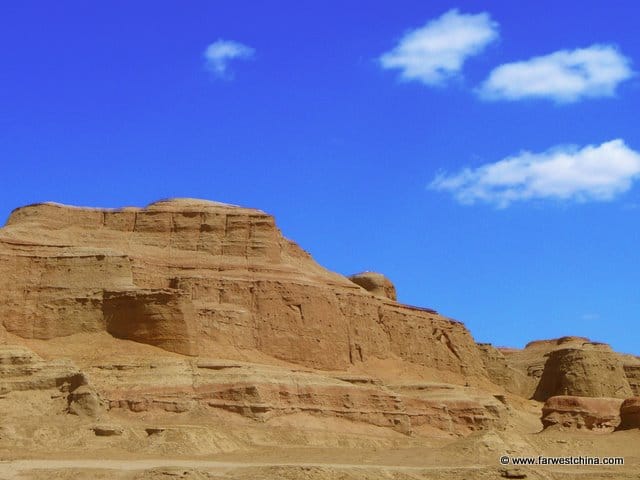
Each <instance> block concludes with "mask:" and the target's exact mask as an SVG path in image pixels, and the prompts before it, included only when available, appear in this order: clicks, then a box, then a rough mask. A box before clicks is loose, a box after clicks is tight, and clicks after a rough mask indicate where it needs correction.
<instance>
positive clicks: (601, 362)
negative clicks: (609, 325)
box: [534, 344, 632, 400]
mask: <svg viewBox="0 0 640 480" xmlns="http://www.w3.org/2000/svg"><path fill="white" fill-rule="evenodd" d="M556 395H572V396H581V397H612V398H627V397H630V396H631V395H632V393H631V387H630V386H629V381H628V380H627V378H626V376H625V373H624V369H623V367H622V362H621V361H620V358H619V356H618V355H616V354H615V353H614V352H612V351H611V350H610V349H609V347H608V346H607V345H601V344H597V345H593V347H592V348H582V349H578V348H563V349H560V350H554V351H552V352H551V353H549V355H548V358H547V361H546V363H545V366H544V371H543V372H542V377H541V378H540V383H539V384H538V387H537V388H536V392H535V394H534V398H535V399H536V400H546V399H548V398H550V397H553V396H556Z"/></svg>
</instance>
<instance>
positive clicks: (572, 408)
mask: <svg viewBox="0 0 640 480" xmlns="http://www.w3.org/2000/svg"><path fill="white" fill-rule="evenodd" d="M622 402H623V400H622V399H619V398H591V397H577V396H569V395H561V396H556V397H551V398H549V399H548V400H547V401H546V402H545V404H544V407H543V408H542V425H543V426H544V428H548V427H551V426H559V427H562V428H572V429H586V430H592V431H596V432H603V433H604V432H613V431H614V430H615V429H616V427H618V425H620V405H622Z"/></svg>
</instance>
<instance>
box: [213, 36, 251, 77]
mask: <svg viewBox="0 0 640 480" xmlns="http://www.w3.org/2000/svg"><path fill="white" fill-rule="evenodd" d="M254 54H255V49H253V48H251V47H249V46H247V45H244V44H242V43H239V42H234V41H233V40H217V41H215V42H213V43H212V44H210V45H209V46H208V47H207V49H206V50H205V51H204V58H205V61H206V65H207V68H208V69H209V70H210V71H211V72H213V74H214V75H216V76H217V77H221V78H229V75H230V72H229V62H230V61H231V60H235V59H249V58H251V57H253V55H254Z"/></svg>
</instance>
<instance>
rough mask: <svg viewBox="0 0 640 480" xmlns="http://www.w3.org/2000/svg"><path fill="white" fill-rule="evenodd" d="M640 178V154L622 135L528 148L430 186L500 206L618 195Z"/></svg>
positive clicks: (461, 199) (467, 201) (469, 200)
mask: <svg viewBox="0 0 640 480" xmlns="http://www.w3.org/2000/svg"><path fill="white" fill-rule="evenodd" d="M638 178H640V153H639V152H637V151H634V150H632V149H630V148H629V147H627V146H626V145H625V143H624V141H623V140H620V139H616V140H612V141H610V142H605V143H603V144H602V145H597V146H594V145H588V146H586V147H583V148H580V149H577V148H575V147H573V148H572V147H556V148H553V149H551V150H548V151H546V152H543V153H531V152H522V153H520V154H518V155H515V156H512V157H508V158H505V159H503V160H500V161H498V162H495V163H488V164H486V165H482V166H480V167H478V168H465V169H463V170H462V171H460V172H458V173H455V174H452V175H447V174H445V173H441V174H439V175H438V176H436V178H435V179H434V180H433V182H431V184H430V185H429V188H431V189H433V190H440V191H446V192H450V193H451V194H453V196H454V197H455V198H456V200H458V201H459V202H460V203H462V204H473V203H476V202H484V203H489V204H493V205H496V206H498V207H500V208H504V207H507V206H508V205H509V204H511V203H512V202H515V201H519V200H533V199H557V200H573V201H579V202H581V201H607V200H612V199H613V198H614V197H616V196H617V195H620V194H622V193H624V192H626V191H627V190H629V188H631V185H632V183H633V182H634V181H635V180H637V179H638Z"/></svg>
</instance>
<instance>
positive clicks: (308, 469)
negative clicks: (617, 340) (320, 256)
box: [0, 199, 640, 480]
mask: <svg viewBox="0 0 640 480" xmlns="http://www.w3.org/2000/svg"><path fill="white" fill-rule="evenodd" d="M365 277H367V278H368V281H369V282H370V284H366V286H361V285H362V282H360V284H356V283H354V282H353V281H352V280H350V279H348V278H346V277H343V276H341V275H338V274H336V273H333V272H330V271H328V270H326V269H324V268H322V267H321V266H320V265H318V264H317V263H315V262H314V261H313V259H312V258H311V257H310V256H309V255H308V254H307V253H306V252H304V251H303V250H302V249H301V248H300V247H298V246H297V245H296V244H295V243H293V242H291V241H289V240H287V239H285V238H284V237H283V236H282V234H281V233H280V231H279V230H278V228H277V227H276V225H275V221H274V219H273V218H272V217H271V216H269V215H267V214H265V213H264V212H261V211H259V210H255V209H247V208H241V207H237V206H233V205H225V204H220V203H216V202H208V201H202V200H193V199H173V200H166V201H161V202H156V203H154V204H151V205H149V206H148V207H146V208H124V209H118V210H106V209H90V208H75V207H68V206H64V205H59V204H39V205H32V206H28V207H24V208H20V209H17V210H15V211H14V212H13V213H12V215H11V217H10V219H9V221H8V222H7V225H6V226H5V227H4V228H2V229H0V420H1V423H0V457H2V458H0V478H3V479H4V478H47V479H49V478H60V479H62V478H69V479H70V478H92V479H93V478H128V479H129V478H131V479H133V478H138V479H146V478H176V477H180V478H221V479H223V478H224V479H229V478H235V479H238V480H240V479H248V478H274V479H275V478H292V479H293V478H296V479H297V478H308V479H318V480H327V479H329V478H354V479H355V478H368V479H378V478H389V479H392V478H393V479H395V480H398V479H407V480H408V479H417V478H425V479H426V478H430V479H432V478H435V479H445V478H447V479H453V478H486V479H493V478H499V476H500V471H501V470H500V468H501V467H500V466H499V465H498V463H497V462H496V459H497V458H498V457H499V455H500V454H504V453H505V452H506V453H508V454H511V455H516V454H517V455H539V454H543V453H546V454H549V455H551V454H556V453H558V452H562V453H564V454H575V453H576V452H577V453H583V454H588V453H591V454H595V453H602V454H611V455H613V454H623V455H626V457H627V464H626V465H625V469H622V470H621V469H618V470H616V472H615V474H616V478H631V477H628V476H627V474H628V473H629V472H633V468H636V467H640V459H636V458H635V457H633V455H634V454H633V452H634V451H635V450H634V449H633V448H632V447H633V445H635V444H637V441H638V436H637V435H638V431H637V429H635V428H631V429H629V430H626V431H617V432H615V433H611V434H610V435H608V436H606V441H604V440H602V441H600V440H599V439H600V438H605V436H599V435H590V436H589V440H588V441H587V440H584V439H583V438H582V437H579V436H576V435H578V434H582V432H581V431H580V430H577V429H569V430H567V431H566V432H565V431H562V432H560V433H561V435H562V436H560V437H557V438H556V437H555V436H554V435H556V434H557V435H560V433H558V432H556V431H555V429H547V430H545V431H544V432H542V433H540V434H538V432H539V430H540V413H541V409H542V404H541V403H540V402H537V401H534V400H529V398H530V397H531V396H532V395H533V393H534V391H536V389H537V388H542V387H540V383H541V380H544V385H545V386H544V389H545V391H547V390H548V391H552V390H554V391H555V390H558V389H560V390H563V389H565V390H569V389H574V390H579V391H582V390H585V391H589V392H591V394H594V395H597V394H604V393H609V392H610V390H611V388H614V387H616V385H617V386H619V385H620V384H624V381H626V382H627V383H628V385H629V386H628V388H629V390H628V393H629V394H630V393H631V391H632V389H634V388H635V386H634V385H636V383H637V382H636V383H634V382H635V380H634V379H635V378H636V376H635V374H636V371H635V366H636V360H637V358H636V357H632V356H620V355H617V354H615V353H613V352H611V351H610V350H609V349H607V348H606V346H602V345H598V344H594V343H592V342H590V341H589V340H588V339H584V338H580V337H566V338H563V339H558V340H550V341H539V342H533V343H532V344H530V345H528V346H527V347H526V348H525V349H523V350H516V349H510V350H506V349H497V348H494V347H492V346H490V345H476V344H475V342H474V340H473V338H472V337H471V335H470V333H469V332H468V331H467V329H466V328H465V327H464V325H463V324H462V323H460V322H457V321H453V320H451V319H448V318H446V317H444V316H442V315H439V314H438V313H436V312H435V311H434V310H431V309H426V308H417V307H411V306H407V305H403V304H401V303H398V302H397V301H395V289H394V287H393V285H392V284H391V282H389V281H388V279H386V278H385V277H384V276H382V275H379V274H370V273H367V274H366V275H365ZM365 283H366V282H365ZM562 349H564V350H566V349H573V350H576V351H577V353H573V354H571V355H564V356H562V355H560V354H555V355H560V357H562V358H561V361H558V362H556V364H557V365H561V368H560V367H557V366H556V367H554V368H555V370H554V368H549V369H548V368H546V362H547V360H548V357H551V356H553V355H554V353H553V352H556V351H559V350H562ZM585 352H587V353H585ZM593 352H595V353H596V354H595V355H592V353H593ZM612 359H613V360H612ZM616 362H617V363H616ZM612 366H613V367H612ZM603 368H608V369H610V371H611V372H614V374H615V375H613V376H611V378H609V377H607V378H606V381H604V382H602V383H603V384H604V385H603V386H600V387H598V388H600V390H597V388H596V385H595V381H594V379H593V378H592V376H593V375H601V373H602V369H603ZM554 371H555V372H557V375H556V376H555V379H556V380H555V381H556V383H555V384H554V383H553V382H552V381H551V380H549V379H550V378H554V375H553V372H554ZM620 372H622V373H620ZM574 377H576V378H574ZM567 378H568V379H569V380H567ZM621 379H624V381H623V380H621ZM548 385H552V386H551V387H548ZM554 385H555V386H554ZM580 389H582V390H580ZM625 392H626V390H625ZM629 396H630V395H629ZM591 400H593V401H596V402H597V401H599V400H601V399H587V402H590V401H591ZM615 401H616V402H622V400H621V399H620V400H615ZM583 403H584V402H583ZM605 403H606V401H605ZM634 405H635V404H631V409H630V410H629V409H628V412H627V417H628V419H629V418H630V419H631V422H634V421H635V420H634V418H635V417H633V415H635V413H634V412H635V410H633V409H634V408H635V406H634ZM589 406H590V408H591V407H592V406H593V405H592V404H589ZM556 407H558V406H556ZM565 407H567V408H568V406H566V405H565ZM574 410H575V408H574ZM592 410H593V408H592ZM590 411H591V410H589V409H586V410H585V411H584V412H582V411H581V412H579V413H576V412H575V411H573V413H571V412H569V411H568V410H567V411H566V412H564V413H561V412H560V410H559V409H556V410H554V412H555V413H556V414H557V415H560V417H561V418H565V419H566V418H569V417H570V418H582V420H581V421H582V422H583V423H584V424H585V425H586V424H587V423H589V422H591V421H592V420H591V418H592V417H590V416H589V415H587V414H586V413H585V412H590ZM599 412H600V413H599V414H601V413H602V412H601V411H599ZM629 412H631V413H630V414H629ZM552 413H553V412H552ZM596 413H598V412H596ZM550 414H551V413H550ZM572 415H573V416H572ZM576 415H577V417H576ZM580 415H581V416H580ZM629 415H631V416H629ZM598 418H600V417H598ZM585 419H586V420H585ZM576 422H577V421H576ZM594 424H597V422H595V423H594ZM607 428H608V427H607ZM587 433H589V432H587ZM567 439H568V440H567ZM563 442H564V443H563ZM634 442H636V443H634ZM616 449H617V450H616ZM620 452H622V453H620ZM17 458H20V459H21V460H16V459H17ZM30 458H31V459H32V460H30ZM203 459H204V460H203ZM21 462H22V463H21ZM29 462H32V463H29ZM60 462H62V463H60ZM64 462H67V463H66V464H65V463H64ZM135 462H140V463H139V464H136V463H135ZM185 462H186V463H185ZM198 462H203V463H200V464H198ZM207 462H208V463H207ZM225 462H226V463H225ZM181 466H184V468H182V467H181ZM627 466H629V467H627ZM526 473H527V475H528V477H527V478H541V479H543V478H544V479H545V480H549V479H550V478H563V479H564V480H566V479H568V478H581V477H579V476H571V475H572V474H571V473H568V472H567V471H566V469H565V470H564V471H562V472H561V477H556V474H557V472H554V471H552V470H544V471H538V470H537V469H527V470H526ZM589 474H590V475H591V478H612V477H611V476H610V474H611V471H609V470H606V469H605V470H598V469H593V468H591V467H590V470H589ZM16 475H20V476H19V477H16ZM576 475H578V473H576ZM607 475H609V477H607Z"/></svg>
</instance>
